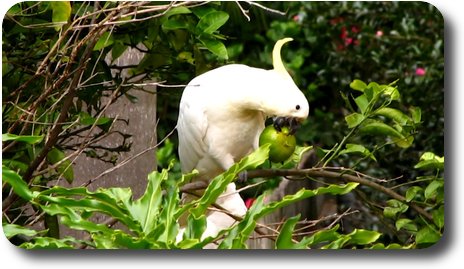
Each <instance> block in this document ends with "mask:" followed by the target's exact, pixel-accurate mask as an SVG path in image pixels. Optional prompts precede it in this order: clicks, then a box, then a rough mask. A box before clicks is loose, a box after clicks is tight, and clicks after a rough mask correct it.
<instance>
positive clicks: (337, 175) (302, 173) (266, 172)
mask: <svg viewBox="0 0 464 269" xmlns="http://www.w3.org/2000/svg"><path fill="white" fill-rule="evenodd" d="M346 172H347V170H342V172H333V171H327V169H324V168H309V169H258V170H252V171H248V172H247V179H252V178H257V177H264V178H267V177H276V176H282V177H286V178H287V179H288V180H295V179H292V178H291V176H298V177H322V178H332V179H340V180H342V181H344V182H356V183H359V184H361V185H365V186H368V187H371V188H373V189H375V190H378V191H380V192H382V193H384V194H386V195H388V196H390V197H392V198H394V199H396V200H398V201H400V202H402V203H405V204H407V205H409V206H410V207H411V208H412V209H414V210H415V211H416V212H417V213H419V214H420V215H422V216H424V217H425V218H427V219H428V220H430V221H431V220H432V219H433V218H432V215H431V214H430V213H428V212H427V211H426V210H425V209H423V208H422V207H420V206H418V205H417V204H415V203H413V202H407V201H406V198H405V197H404V196H402V195H400V194H399V193H397V192H395V191H393V190H392V189H389V188H387V187H384V186H382V185H380V184H378V183H376V182H373V181H372V180H369V179H366V178H365V177H363V176H360V174H357V175H356V176H353V175H349V174H346ZM298 180H301V179H298Z"/></svg>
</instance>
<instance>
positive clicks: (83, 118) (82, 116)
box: [79, 111, 112, 126]
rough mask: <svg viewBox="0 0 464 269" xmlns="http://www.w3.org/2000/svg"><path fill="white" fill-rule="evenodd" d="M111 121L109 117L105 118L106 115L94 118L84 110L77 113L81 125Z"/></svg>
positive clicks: (102, 123)
mask: <svg viewBox="0 0 464 269" xmlns="http://www.w3.org/2000/svg"><path fill="white" fill-rule="evenodd" d="M111 121H112V119H111V118H106V117H99V118H94V117H92V116H90V115H89V114H88V113H86V112H84V111H81V112H80V113H79V123H80V124H82V125H87V126H88V125H93V124H95V125H104V124H107V123H108V122H111Z"/></svg>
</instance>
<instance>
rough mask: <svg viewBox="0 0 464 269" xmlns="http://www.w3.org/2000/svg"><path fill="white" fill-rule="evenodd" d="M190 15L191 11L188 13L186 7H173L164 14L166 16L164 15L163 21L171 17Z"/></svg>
mask: <svg viewBox="0 0 464 269" xmlns="http://www.w3.org/2000/svg"><path fill="white" fill-rule="evenodd" d="M190 13H192V11H190V9H188V8H187V7H182V6H180V7H173V8H171V9H169V10H168V12H166V14H164V16H163V19H168V18H169V17H171V16H173V15H179V14H190Z"/></svg>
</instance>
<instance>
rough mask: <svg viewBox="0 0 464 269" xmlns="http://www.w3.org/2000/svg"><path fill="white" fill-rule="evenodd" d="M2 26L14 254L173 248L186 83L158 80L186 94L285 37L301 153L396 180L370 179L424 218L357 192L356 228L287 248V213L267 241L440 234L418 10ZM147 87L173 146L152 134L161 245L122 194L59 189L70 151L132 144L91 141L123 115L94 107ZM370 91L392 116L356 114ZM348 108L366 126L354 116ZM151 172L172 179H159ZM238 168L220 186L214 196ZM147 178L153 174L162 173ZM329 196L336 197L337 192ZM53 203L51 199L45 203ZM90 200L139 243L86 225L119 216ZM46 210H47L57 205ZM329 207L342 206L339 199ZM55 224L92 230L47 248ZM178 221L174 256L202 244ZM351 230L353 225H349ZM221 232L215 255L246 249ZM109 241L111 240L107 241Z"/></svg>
mask: <svg viewBox="0 0 464 269" xmlns="http://www.w3.org/2000/svg"><path fill="white" fill-rule="evenodd" d="M116 7H124V8H120V9H115V8H116ZM115 10H119V11H115ZM121 10H122V11H121ZM278 11H285V12H278ZM136 13H137V16H136V15H135V14H136ZM89 14H91V15H89ZM2 30H3V31H2V38H3V40H2V42H3V46H2V78H3V83H2V130H3V131H2V133H3V136H2V140H3V153H2V164H3V165H2V167H3V169H2V172H3V173H2V180H3V181H4V182H8V183H9V184H4V185H3V186H2V192H3V197H4V200H3V204H4V206H3V213H4V217H3V223H4V229H5V227H7V229H11V230H9V232H8V237H9V238H10V239H11V240H12V241H14V242H15V243H16V244H18V245H20V244H23V245H22V246H23V247H28V248H40V247H79V246H82V245H84V246H86V247H94V248H109V247H118V248H119V247H129V248H132V247H134V248H135V247H142V246H143V247H151V248H159V247H162V248H163V247H164V248H166V247H174V246H173V245H171V244H172V234H163V233H160V231H161V230H162V229H164V228H166V227H173V228H172V229H174V230H175V229H176V226H175V224H173V222H172V218H175V217H178V215H177V213H176V214H174V215H168V214H173V213H172V212H174V211H176V210H180V211H179V212H184V211H185V210H187V209H186V208H189V206H186V207H179V208H177V207H175V206H174V205H175V204H177V202H178V200H176V199H175V197H177V196H176V194H177V193H178V192H179V190H180V188H181V184H182V181H179V180H178V181H175V180H174V179H179V178H180V177H181V175H180V172H179V165H178V161H177V156H176V150H175V149H176V148H177V141H176V137H175V134H174V135H170V134H171V130H172V128H173V126H175V123H176V120H177V111H178V103H179V99H180V96H181V93H182V87H181V86H175V87H166V85H185V84H187V83H188V81H189V80H190V79H191V78H192V77H194V76H195V75H199V74H201V73H203V72H205V71H207V70H210V69H212V68H214V67H217V66H221V65H224V64H227V63H244V64H248V65H252V66H255V67H262V68H270V66H271V58H270V57H269V55H271V50H272V47H273V45H274V43H275V41H277V40H278V39H281V38H283V37H292V38H293V39H294V41H293V42H291V43H289V44H288V45H287V47H286V48H285V49H284V50H283V59H284V62H286V63H287V67H288V69H289V71H290V73H291V74H292V76H293V78H294V79H295V82H296V83H297V85H298V86H299V87H300V89H301V90H302V91H303V92H304V93H305V95H306V96H307V98H308V100H309V103H310V106H311V110H310V115H309V118H308V120H307V121H306V122H305V124H304V125H303V126H302V127H301V129H300V130H299V131H298V133H297V138H298V142H299V144H300V145H301V146H313V147H314V150H315V152H316V154H317V156H318V158H320V159H322V160H324V161H325V164H326V165H329V166H330V167H347V168H353V169H356V170H357V171H359V172H362V173H363V174H367V175H369V176H371V177H373V178H376V179H395V180H388V181H386V182H384V183H382V185H383V186H385V187H387V188H390V189H394V190H395V191H397V192H399V193H402V194H403V197H404V198H405V199H406V200H407V202H408V203H415V204H416V205H419V206H421V207H422V208H425V209H426V210H427V211H428V212H429V214H432V216H430V217H431V218H430V219H428V220H427V219H424V216H423V215H421V214H417V212H415V211H413V210H409V209H410V207H409V205H410V204H409V205H405V203H404V201H403V202H402V201H399V200H398V199H390V198H391V197H388V196H386V195H385V193H381V192H379V191H376V190H375V189H374V190H373V189H372V188H366V186H359V187H356V190H353V189H350V194H354V195H355V197H356V200H355V201H362V202H361V203H362V204H363V205H362V206H361V207H360V208H362V209H365V210H366V212H363V214H365V215H363V216H362V217H361V219H358V220H357V219H356V218H354V217H353V216H354V215H353V214H352V215H350V216H344V221H345V226H343V227H341V226H336V228H334V227H335V226H333V227H326V228H328V229H325V230H324V229H322V230H320V232H321V234H322V235H324V236H321V234H317V233H315V231H312V232H311V233H310V234H309V235H310V237H306V238H303V239H301V238H300V239H299V240H300V241H299V243H295V242H292V241H291V239H289V234H290V235H291V234H292V233H293V232H294V230H295V224H296V223H297V221H298V219H296V218H289V219H288V220H287V221H286V222H285V223H283V224H282V230H281V233H280V235H281V237H279V238H278V240H277V241H276V242H278V243H279V244H281V245H280V246H283V247H285V248H292V247H307V246H311V247H322V246H326V247H333V248H343V247H354V246H355V245H357V244H358V243H359V244H360V245H361V246H364V245H367V246H365V247H375V248H377V247H379V248H380V247H389V246H390V247H407V248H409V247H426V246H429V245H431V244H433V243H435V242H436V241H437V240H439V238H440V237H441V234H442V232H443V227H444V222H443V219H444V216H443V215H444V207H443V202H444V197H443V184H444V183H443V182H444V178H443V170H444V159H443V158H442V157H441V156H444V114H443V113H444V109H443V106H444V72H443V71H444V56H443V54H444V53H443V49H444V21H443V18H442V16H441V14H440V13H439V12H438V11H437V10H436V9H435V8H434V7H433V6H432V5H430V4H427V3H422V2H265V3H255V4H250V3H240V4H237V3H235V2H211V3H182V2H181V3H178V4H177V5H172V4H171V5H170V4H166V3H157V4H156V5H155V4H153V5H151V4H146V3H142V2H140V3H131V2H128V3H118V2H94V3H92V2H53V3H51V2H50V3H49V2H22V3H18V4H15V5H13V6H12V7H11V8H10V10H9V11H8V12H7V14H6V16H5V18H4V21H3V25H2ZM128 48H135V49H136V50H138V51H140V52H142V53H144V54H145V56H144V57H143V59H142V61H141V62H140V64H138V65H136V66H123V67H121V66H117V65H115V64H114V63H113V62H111V61H109V62H108V61H103V60H102V59H105V58H106V57H112V58H113V59H116V58H118V57H120V56H121V55H123V53H124V52H125V51H126V50H127V49H128ZM123 74H127V75H123ZM147 81H156V82H157V85H158V88H157V90H156V96H157V98H158V100H157V117H158V118H159V119H160V121H159V123H158V125H157V136H158V137H159V138H165V137H166V136H168V135H169V139H167V140H160V145H159V147H158V150H157V153H156V155H157V160H158V162H157V164H158V172H159V173H161V175H163V176H160V177H163V178H164V180H165V181H166V184H165V185H163V186H162V188H163V189H164V191H167V190H168V189H169V188H171V195H169V196H163V198H162V201H160V202H159V204H158V206H159V210H160V211H159V212H166V213H160V214H165V215H164V217H163V218H162V221H163V222H161V223H158V226H156V225H155V227H152V226H151V227H149V228H153V229H152V230H153V232H154V234H156V235H157V237H156V238H157V240H148V241H147V239H146V236H147V235H146V234H145V233H144V232H146V231H147V230H146V229H148V228H146V226H143V225H142V226H139V225H140V224H137V223H139V222H140V223H143V222H144V221H143V220H141V219H140V218H139V217H137V214H135V215H134V213H133V212H132V211H131V207H130V206H128V205H130V203H129V202H128V201H130V199H129V198H130V197H131V195H130V192H129V191H130V190H127V189H125V190H121V189H103V190H101V193H100V192H98V193H97V194H94V193H91V192H89V191H88V190H86V189H81V188H76V189H74V188H72V189H70V190H65V189H60V187H58V186H55V185H57V184H56V182H60V181H63V180H66V181H67V182H68V183H70V184H71V183H73V182H74V172H73V169H74V168H73V166H72V160H73V158H74V157H75V156H76V155H79V154H85V155H86V156H88V157H89V158H97V159H100V160H104V161H105V162H108V163H111V164H114V165H118V164H119V161H120V160H119V159H118V158H119V156H120V154H121V153H123V152H126V151H128V149H129V148H130V147H131V144H130V142H128V141H129V138H130V137H131V136H132V135H134V134H130V133H121V132H116V133H117V134H118V135H119V136H120V137H121V138H122V142H121V143H120V144H118V145H116V146H114V147H112V148H102V147H101V146H99V144H98V141H99V140H100V139H101V138H103V137H105V136H107V135H108V134H109V133H111V132H114V128H113V127H114V123H115V122H121V121H122V122H123V121H124V120H123V119H119V118H114V117H109V116H107V115H106V114H105V111H106V109H107V107H108V106H110V105H112V104H113V103H114V102H115V101H116V100H117V99H120V98H126V99H128V100H130V101H132V102H134V106H135V105H137V104H136V101H137V97H136V96H135V95H134V91H136V90H143V87H141V86H137V85H144V84H146V83H147ZM370 82H376V83H375V84H371V83H370ZM393 82H395V83H394V84H391V83H393ZM376 85H377V86H376ZM388 87H393V88H394V90H395V91H398V95H397V96H395V98H393V94H391V92H390V94H388V96H387V98H386V99H382V98H385V96H384V95H385V94H384V91H385V90H389V91H394V90H391V89H390V88H388ZM372 93H374V95H372ZM363 96H364V97H363ZM372 96H377V97H378V98H379V101H382V100H383V101H385V100H386V101H387V103H383V104H380V105H379V104H377V103H376V104H377V106H376V108H380V107H386V108H389V109H394V110H389V113H384V114H383V115H380V116H379V115H376V114H375V111H374V109H372V110H365V109H366V108H365V107H363V106H362V101H360V100H369V101H372V100H374V99H372ZM397 97H399V98H397ZM105 100H106V101H105ZM374 101H375V100H374ZM374 101H372V104H374V103H375V102H374ZM392 111H393V112H392ZM419 111H420V112H419ZM359 112H362V114H363V116H362V118H361V117H359V116H356V115H358V114H359ZM353 115H355V116H353ZM374 117H375V119H376V120H379V121H382V123H385V124H386V125H388V126H390V127H391V128H394V130H396V131H397V132H399V133H400V138H404V137H408V139H409V137H411V138H412V137H413V140H407V141H406V142H407V143H406V144H407V146H403V147H401V146H398V143H396V142H395V141H394V140H392V137H391V135H390V136H389V135H388V132H380V133H377V134H374V133H369V132H368V133H367V134H368V135H362V134H361V133H358V131H359V130H361V129H362V128H363V126H364V125H363V124H366V122H365V121H362V120H364V119H367V118H369V119H374ZM358 119H361V120H360V121H358ZM364 127H365V126H364ZM389 130H390V129H389ZM76 137H78V138H84V143H77V144H71V145H70V143H69V142H70V141H73V139H75V138H76ZM342 142H343V143H342ZM337 145H342V146H344V147H343V148H342V147H338V148H337ZM345 146H346V147H345ZM366 150H367V151H366ZM372 153H375V154H372ZM73 154H74V155H73ZM265 155H266V154H264V156H265ZM372 156H375V157H374V158H373V157H372ZM261 157H262V156H261ZM253 161H255V160H253ZM286 165H287V166H285V164H284V165H283V166H277V167H276V166H274V168H288V167H289V166H291V165H295V163H292V162H290V163H289V164H286ZM245 166H246V165H245ZM163 169H169V173H168V172H167V170H163ZM236 172H237V171H234V172H232V174H230V175H229V176H227V175H225V176H224V177H223V178H222V180H221V179H218V182H219V183H218V185H215V186H216V188H217V189H215V192H218V191H220V190H221V188H222V187H221V186H223V185H224V183H225V182H227V180H231V179H232V177H233V176H234V175H236ZM154 173H155V174H153V177H156V176H159V175H158V174H156V172H154ZM163 173H164V174H163ZM166 173H168V175H167V174H166ZM166 177H167V178H166ZM169 179H170V180H169ZM279 181H280V179H279V178H277V179H274V181H272V180H270V181H269V184H267V185H265V186H266V188H264V189H262V188H261V189H260V190H259V192H254V193H253V195H251V194H248V196H250V197H244V198H256V199H257V200H256V201H260V200H259V199H262V197H263V196H259V195H260V194H261V193H262V192H265V191H266V189H272V188H274V187H276V186H277V184H278V183H279ZM18 182H19V183H18ZM58 185H59V184H58ZM54 186H55V187H56V188H53V187H54ZM330 186H334V185H330ZM12 188H13V190H12ZM332 188H334V187H332ZM148 189H150V188H148ZM329 189H330V187H329ZM160 191H161V190H160ZM122 193H124V195H122ZM154 193H157V192H154ZM332 194H337V191H335V189H334V191H333V193H332ZM59 195H63V197H55V198H53V197H54V196H59ZM74 195H81V196H82V197H83V198H82V199H81V200H79V201H80V202H81V203H82V204H74V206H75V208H68V209H66V207H67V206H68V207H69V206H71V204H68V202H69V203H71V200H69V197H70V196H74ZM108 195H109V196H108ZM147 195H149V194H147ZM97 196H98V199H102V197H106V198H105V199H106V200H107V201H110V200H111V201H112V202H114V204H115V206H116V208H118V207H119V206H120V203H121V202H122V203H124V202H125V206H126V207H127V208H126V209H120V208H119V209H117V210H116V209H115V210H116V211H118V210H119V211H120V210H122V212H123V213H121V212H119V211H118V212H119V213H121V214H120V215H119V217H117V218H116V220H118V221H121V220H125V222H124V221H122V222H123V223H124V224H126V225H127V226H128V227H129V228H132V229H133V231H137V232H141V233H140V234H137V235H136V236H135V237H128V236H127V235H126V234H124V233H123V232H122V231H121V230H117V231H116V232H114V231H113V230H111V231H108V230H105V229H104V228H103V226H102V224H101V223H93V222H92V219H91V218H90V217H91V216H92V215H94V214H95V213H104V214H108V215H110V216H113V217H114V213H115V212H116V211H114V210H106V209H105V208H104V207H101V206H97V207H93V208H92V207H88V205H86V203H91V204H92V203H93V202H92V199H97V198H96V197H97ZM166 197H171V198H170V199H169V198H166ZM260 197H261V198H260ZM60 199H61V200H60ZM67 199H68V200H67ZM98 199H97V200H98ZM105 199H103V200H105ZM348 200H349V199H348ZM57 201H58V202H57ZM59 201H61V202H59ZM202 201H203V202H204V205H207V204H211V203H212V202H213V201H214V200H213V199H212V197H204V198H203V200H202ZM283 201H284V203H285V200H283ZM351 201H353V200H351ZM53 202H57V203H56V204H55V205H56V206H55V207H54V206H53ZM337 202H338V203H339V204H340V209H343V206H344V204H345V203H346V199H340V200H338V201H337ZM47 203H52V204H47ZM134 203H137V202H136V201H135V202H134ZM142 204H143V203H142ZM259 206H260V203H259V202H257V204H256V205H255V207H256V209H254V210H251V209H250V215H249V216H247V217H246V219H245V220H244V221H243V222H241V223H243V224H240V225H239V226H237V227H236V228H235V229H244V230H246V231H249V229H251V228H253V226H254V225H255V224H254V223H255V219H254V216H255V215H253V214H257V215H259V214H258V213H257V212H260V211H261V210H262V209H259ZM26 208H27V210H26ZM168 208H172V209H173V211H169V210H168ZM174 208H175V209H174ZM182 208H183V209H182ZM266 208H269V205H268V206H267V207H266ZM132 209H134V207H132ZM145 209H146V210H148V209H150V208H148V209H147V208H145ZM145 209H144V210H145ZM124 210H125V211H124ZM163 210H164V211H163ZM135 211H137V209H135ZM131 212H132V213H131ZM168 212H171V213H168ZM179 214H180V213H179ZM198 215H200V213H198V212H197V213H196V214H195V216H197V217H198ZM58 216H60V217H61V219H60V220H59V219H58ZM113 220H114V218H113ZM250 221H251V224H250ZM39 222H40V223H42V222H43V223H44V226H45V227H44V228H45V229H44V230H43V231H39V232H37V231H32V230H30V227H31V225H32V224H37V223H39ZM58 222H61V223H64V224H66V225H68V226H70V227H71V228H75V229H83V230H85V231H87V232H89V233H90V234H91V235H92V237H91V240H90V239H89V240H90V241H87V239H76V238H59V235H58V234H57V233H56V232H57V230H56V227H57V224H58ZM76 223H77V224H76ZM189 223H190V225H191V227H192V231H191V234H189V236H188V238H186V239H185V241H184V243H183V244H181V245H180V246H179V245H177V246H175V247H192V246H204V245H205V244H207V243H209V242H211V241H212V240H213V239H209V241H208V240H206V241H204V240H200V238H199V237H198V235H199V234H201V231H202V229H204V219H202V218H195V217H192V218H191V219H190V222H189ZM247 223H248V224H247ZM347 223H351V224H353V226H354V227H356V228H358V229H357V230H347V229H346V227H348V226H350V225H346V224H347ZM5 225H6V226H5ZM10 225H11V226H10ZM250 225H251V226H250ZM250 227H251V228H250ZM18 231H19V232H18ZM242 231H243V230H242ZM327 231H328V232H327ZM356 231H361V232H359V233H360V234H364V235H366V237H364V236H360V237H361V238H363V239H365V240H361V241H356V240H354V239H353V238H356V236H357V233H358V232H356ZM364 231H367V232H364ZM228 232H229V233H228V237H227V238H228V240H225V241H224V242H225V243H224V244H223V246H224V247H226V246H227V247H228V248H230V247H243V243H244V240H245V239H246V238H244V237H237V235H238V232H237V230H230V231H228ZM379 233H381V234H382V236H378V235H379ZM24 236H26V237H24ZM317 236H321V237H322V238H324V240H325V241H324V242H325V244H324V245H320V244H321V242H320V241H318V240H315V238H316V237H317ZM325 236H327V237H325ZM31 237H32V239H31ZM53 238H54V239H53ZM114 238H118V240H119V241H118V240H116V241H114ZM290 238H291V236H290ZM366 238H367V239H366ZM152 239H153V238H152ZM158 239H159V240H158ZM81 240H83V241H81ZM112 240H113V241H114V242H116V243H117V244H120V245H114V246H112V245H108V244H109V243H108V242H111V241H112ZM144 240H145V241H144ZM289 240H290V241H289ZM350 240H351V241H350ZM353 240H354V241H353ZM377 240H380V241H377ZM160 242H164V243H163V244H161V243H160ZM350 242H351V243H350ZM374 242H377V243H378V244H376V245H374Z"/></svg>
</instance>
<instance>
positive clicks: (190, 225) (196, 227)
mask: <svg viewBox="0 0 464 269" xmlns="http://www.w3.org/2000/svg"><path fill="white" fill-rule="evenodd" d="M205 230H206V215H202V216H199V217H198V218H196V217H195V216H193V215H189V217H188V219H187V229H186V233H187V238H189V239H192V238H193V239H198V240H201V236H202V235H203V232H204V231H205Z"/></svg>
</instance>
